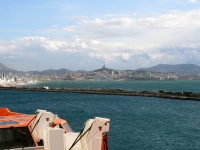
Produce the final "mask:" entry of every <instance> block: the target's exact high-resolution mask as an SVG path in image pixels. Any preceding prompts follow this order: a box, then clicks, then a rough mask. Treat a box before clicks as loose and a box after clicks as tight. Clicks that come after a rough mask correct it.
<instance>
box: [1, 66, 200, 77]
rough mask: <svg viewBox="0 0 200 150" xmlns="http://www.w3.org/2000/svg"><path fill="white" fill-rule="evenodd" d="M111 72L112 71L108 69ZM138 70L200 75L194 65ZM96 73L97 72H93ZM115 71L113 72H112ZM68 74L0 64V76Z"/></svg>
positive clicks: (199, 68) (66, 71)
mask: <svg viewBox="0 0 200 150" xmlns="http://www.w3.org/2000/svg"><path fill="white" fill-rule="evenodd" d="M106 69H107V68H106ZM101 70H102V69H98V71H101ZM108 70H112V69H108ZM138 70H148V71H152V72H174V73H178V74H200V66H198V65H195V64H178V65H168V64H159V65H156V66H153V67H149V68H139V69H136V71H138ZM95 71H97V70H95ZM114 71H115V70H114ZM70 72H74V71H72V70H69V69H59V70H54V69H49V70H44V71H28V72H24V71H17V70H15V69H11V68H9V67H7V66H5V65H4V64H2V63H0V74H3V73H4V74H16V75H19V76H24V75H25V74H27V73H28V74H29V75H36V74H38V75H63V74H67V73H70ZM76 72H86V71H85V70H78V71H76Z"/></svg>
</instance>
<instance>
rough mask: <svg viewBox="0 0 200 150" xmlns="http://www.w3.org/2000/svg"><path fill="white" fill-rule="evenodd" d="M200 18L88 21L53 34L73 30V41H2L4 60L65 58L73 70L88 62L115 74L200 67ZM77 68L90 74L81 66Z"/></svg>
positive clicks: (199, 14) (199, 13) (174, 14)
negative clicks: (156, 67)
mask: <svg viewBox="0 0 200 150" xmlns="http://www.w3.org/2000/svg"><path fill="white" fill-rule="evenodd" d="M199 18H200V10H199V9H197V10H192V11H187V12H180V11H170V12H169V14H163V15H160V16H157V17H148V18H140V19H133V18H112V19H107V20H106V19H100V18H96V19H94V20H83V21H82V22H80V23H79V24H78V25H77V26H67V27H65V28H60V29H56V30H52V31H54V32H59V33H61V32H62V33H63V34H64V33H68V32H69V31H70V33H71V31H73V34H72V36H71V37H70V38H68V37H65V38H62V39H59V38H58V39H53V38H45V37H39V36H35V37H23V38H20V39H16V40H11V41H0V54H1V57H2V58H3V57H4V59H6V58H8V57H9V56H12V57H15V58H25V57H27V58H28V57H31V58H32V61H43V60H45V59H47V57H48V59H49V63H53V62H59V61H61V58H62V59H63V64H68V67H69V69H70V67H72V65H71V64H74V65H75V64H81V65H83V64H84V63H83V61H85V63H86V62H89V63H90V64H88V65H91V66H95V65H97V64H98V63H100V64H104V63H106V64H108V65H110V66H111V67H112V68H115V69H136V68H139V67H147V66H152V65H156V64H158V63H169V64H177V63H196V64H200V59H199V58H200V48H199V47H200V42H199V41H200V34H199V32H200V19H199ZM64 61H67V63H66V62H65V63H64ZM61 64H62V63H61ZM85 65H87V64H85ZM52 66H53V65H52ZM47 67H49V66H47ZM82 67H83V66H82ZM66 68H67V67H66ZM73 68H75V69H76V68H77V69H85V68H79V66H78V65H77V66H73ZM92 69H95V68H92Z"/></svg>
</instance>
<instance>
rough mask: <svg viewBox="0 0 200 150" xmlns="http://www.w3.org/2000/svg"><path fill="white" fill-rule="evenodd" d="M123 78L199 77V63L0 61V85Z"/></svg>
mask: <svg viewBox="0 0 200 150" xmlns="http://www.w3.org/2000/svg"><path fill="white" fill-rule="evenodd" d="M126 80H200V67H199V66H197V65H194V64H180V65H161V64H160V65H157V66H154V67H150V68H140V69H137V70H113V69H109V68H106V66H105V65H103V67H102V68H100V69H97V70H94V71H84V70H82V71H70V70H67V69H60V70H52V69H50V70H46V71H42V72H39V71H29V72H22V71H17V70H14V69H10V68H8V67H6V66H5V65H4V64H2V63H0V85H1V86H6V85H7V86H15V85H19V84H26V83H33V82H40V81H126Z"/></svg>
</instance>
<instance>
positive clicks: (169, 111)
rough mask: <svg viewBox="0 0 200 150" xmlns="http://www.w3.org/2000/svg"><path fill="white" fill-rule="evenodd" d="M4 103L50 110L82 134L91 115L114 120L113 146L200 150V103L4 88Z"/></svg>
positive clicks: (195, 88) (144, 84)
mask: <svg viewBox="0 0 200 150" xmlns="http://www.w3.org/2000/svg"><path fill="white" fill-rule="evenodd" d="M199 84H200V82H199V81H131V82H130V81H119V82H44V83H37V84H32V85H27V86H30V87H43V86H48V87H49V88H102V89H106V88H109V89H111V88H112V89H126V90H168V91H191V92H200V88H199ZM0 107H8V108H9V109H10V110H11V111H16V112H22V113H27V114H30V113H34V112H35V111H36V109H46V110H48V111H51V112H53V113H55V114H58V115H59V116H60V117H61V118H63V119H66V120H67V121H68V123H69V124H70V125H71V127H72V128H73V130H74V131H75V132H79V131H80V130H81V129H82V127H83V124H84V123H85V121H86V120H87V119H90V118H94V117H96V116H98V117H106V118H110V119H111V121H110V130H109V132H108V144H109V149H110V150H183V149H184V150H199V149H200V102H198V101H182V100H170V99H161V98H149V97H135V96H120V95H98V94H77V93H57V92H56V93H54V92H31V91H0Z"/></svg>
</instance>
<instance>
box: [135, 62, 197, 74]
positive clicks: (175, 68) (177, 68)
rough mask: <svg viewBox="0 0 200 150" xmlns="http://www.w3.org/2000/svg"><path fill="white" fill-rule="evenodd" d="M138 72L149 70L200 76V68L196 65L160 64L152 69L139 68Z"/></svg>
mask: <svg viewBox="0 0 200 150" xmlns="http://www.w3.org/2000/svg"><path fill="white" fill-rule="evenodd" d="M137 70H149V71H153V72H175V73H178V74H200V66H198V65H195V64H178V65H167V64H159V65H157V66H153V67H150V68H139V69H137Z"/></svg>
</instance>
